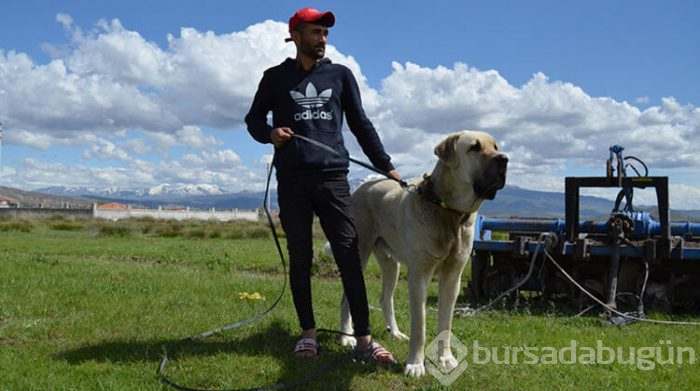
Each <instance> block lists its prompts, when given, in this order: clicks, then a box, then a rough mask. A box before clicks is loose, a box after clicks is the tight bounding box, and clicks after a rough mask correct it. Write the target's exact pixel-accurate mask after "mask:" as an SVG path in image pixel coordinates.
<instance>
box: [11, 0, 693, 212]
mask: <svg viewBox="0 0 700 391" xmlns="http://www.w3.org/2000/svg"><path fill="white" fill-rule="evenodd" d="M306 6H313V7H315V8H317V9H319V10H321V11H325V10H331V11H333V12H334V13H335V16H336V25H335V26H334V27H333V28H331V31H330V36H329V41H328V47H327V51H326V54H327V57H329V58H330V59H331V60H332V61H333V62H336V63H340V64H343V65H346V66H348V67H349V68H350V69H351V70H352V71H353V73H354V74H355V77H356V78H357V80H358V82H359V84H360V90H361V92H362V98H363V103H364V108H365V111H366V112H367V115H368V116H369V118H370V119H371V120H372V122H373V123H374V125H375V127H376V128H377V131H378V132H379V134H380V137H381V139H382V141H383V143H384V145H385V148H386V150H387V152H388V153H389V154H390V155H391V156H392V159H393V160H392V161H393V162H394V164H395V165H396V166H397V168H398V170H399V172H400V173H401V174H402V175H403V176H404V177H415V176H420V175H422V174H423V173H425V172H430V171H431V170H432V167H433V166H434V165H435V162H436V158H435V156H434V155H433V148H434V146H435V145H436V144H437V143H438V142H439V141H440V140H441V139H443V138H444V137H445V136H447V135H448V134H450V133H453V132H455V131H458V130H462V129H470V130H482V131H486V132H488V133H490V134H492V135H493V136H494V137H495V138H496V140H498V142H499V144H500V146H501V149H502V150H504V151H505V152H506V153H507V154H508V155H509V157H510V166H509V176H508V181H507V182H508V184H509V185H513V186H519V187H523V188H527V189H534V190H545V191H560V192H561V191H563V189H564V177H566V176H599V175H604V174H605V160H606V159H607V158H608V156H609V152H608V148H609V147H610V146H611V145H614V144H620V145H623V146H624V147H625V151H624V152H625V154H627V155H632V156H636V157H638V158H640V159H642V160H643V161H644V162H645V163H646V164H647V165H648V166H649V168H650V175H654V176H669V178H670V183H671V206H672V207H673V208H675V209H700V154H698V153H697V152H698V149H700V141H698V140H700V77H699V75H700V72H699V71H698V70H699V69H700V23H698V22H697V21H698V20H700V3H698V2H696V1H690V0H688V1H681V0H668V1H663V2H661V1H646V0H635V1H629V0H587V1H580V0H572V1H558V0H550V1H544V0H533V1H502V0H494V1H478V2H475V1H464V0H462V1H451V0H445V1H440V0H438V1H433V2H396V1H382V0H374V1H363V0H360V1H353V2H349V1H317V2H313V3H310V2H298V1H265V0H260V1H255V2H252V1H224V0H208V1H182V0H168V1H164V0H149V1H132V0H120V1H109V2H108V1H94V0H66V1H52V0H25V1H22V2H10V4H5V5H3V7H2V12H0V37H1V39H0V122H2V124H3V133H2V149H1V161H2V166H1V168H0V185H1V186H10V187H16V188H21V189H25V190H35V189H40V188H45V187H49V186H85V187H96V188H104V187H119V188H123V189H138V188H144V187H152V186H157V185H160V184H164V183H168V184H171V185H179V184H207V185H215V186H218V187H220V188H222V189H224V190H225V191H228V192H238V191H243V190H261V189H262V188H263V187H264V182H265V175H266V171H265V170H266V166H267V163H268V162H269V160H270V156H271V154H272V152H273V149H272V147H271V146H270V145H263V144H259V143H257V142H256V141H254V140H253V139H252V138H251V137H250V136H249V134H248V132H247V130H246V128H245V124H244V123H243V118H244V116H245V114H246V113H247V111H248V109H249V107H250V103H251V101H252V97H253V95H254V93H255V90H256V88H257V84H258V82H259V80H260V78H261V76H262V73H263V71H264V70H265V69H267V68H269V67H271V66H274V65H276V64H279V63H280V62H282V61H283V60H284V59H285V58H287V57H293V56H294V54H295V50H294V47H293V44H287V43H285V42H284V38H285V37H286V36H288V32H287V21H288V19H289V17H290V16H291V15H292V14H293V13H294V11H295V10H297V9H298V8H302V7H306ZM345 132H346V133H345V140H346V143H347V144H348V146H349V149H350V152H351V154H352V155H353V156H354V157H356V158H362V159H364V160H366V159H365V157H364V156H363V155H362V152H361V150H360V149H359V147H358V146H357V144H356V142H355V141H354V139H353V136H352V134H351V133H349V131H347V129H346V130H345ZM351 175H352V176H356V177H363V176H365V175H368V172H367V171H366V170H363V169H360V168H355V167H353V168H352V171H351ZM587 193H588V194H599V195H602V194H608V195H609V194H610V193H609V192H605V191H602V190H596V189H591V190H589V191H588V192H587ZM637 197H638V198H637V203H640V202H642V203H648V204H654V203H655V196H654V193H653V192H650V191H644V192H641V193H640V194H639V195H638V196H637Z"/></svg>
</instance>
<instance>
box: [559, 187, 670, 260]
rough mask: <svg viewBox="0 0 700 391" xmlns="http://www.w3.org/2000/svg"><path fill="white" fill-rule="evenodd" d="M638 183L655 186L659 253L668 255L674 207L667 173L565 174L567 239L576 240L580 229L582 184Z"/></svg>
mask: <svg viewBox="0 0 700 391" xmlns="http://www.w3.org/2000/svg"><path fill="white" fill-rule="evenodd" d="M620 185H621V186H622V187H636V188H641V189H645V188H647V187H653V188H654V189H655V190H656V201H657V206H658V208H659V222H660V224H661V229H660V233H659V235H660V236H661V238H660V239H659V240H658V241H657V247H656V248H657V255H658V256H660V257H662V258H668V257H669V256H670V254H671V242H672V236H671V223H670V221H671V211H670V208H669V202H668V177H665V176H662V177H624V178H621V181H620V179H619V178H610V177H566V178H565V195H564V196H565V208H566V210H565V217H564V221H565V227H566V230H565V231H566V238H565V240H566V241H567V242H574V241H575V240H576V239H577V238H578V235H579V233H580V231H579V196H580V189H581V188H582V187H603V188H610V187H615V188H620Z"/></svg>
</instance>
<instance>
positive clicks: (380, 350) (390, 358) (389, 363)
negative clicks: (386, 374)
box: [353, 341, 396, 368]
mask: <svg viewBox="0 0 700 391" xmlns="http://www.w3.org/2000/svg"><path fill="white" fill-rule="evenodd" d="M353 354H354V355H355V357H358V358H360V359H361V360H363V361H369V362H371V363H373V364H376V365H380V366H383V367H388V368H391V367H393V366H395V365H396V358H394V355H393V354H391V352H390V351H388V350H386V349H385V348H384V347H383V346H382V345H380V344H378V343H376V342H374V341H372V342H370V343H369V345H367V349H365V350H363V351H358V350H357V347H356V348H355V349H353Z"/></svg>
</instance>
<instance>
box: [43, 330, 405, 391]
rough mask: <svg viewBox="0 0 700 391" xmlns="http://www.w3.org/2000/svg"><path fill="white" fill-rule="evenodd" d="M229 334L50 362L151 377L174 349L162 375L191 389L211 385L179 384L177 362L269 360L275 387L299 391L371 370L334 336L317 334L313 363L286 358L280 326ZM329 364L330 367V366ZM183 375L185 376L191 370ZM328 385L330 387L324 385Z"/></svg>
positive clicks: (62, 356)
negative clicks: (129, 369) (142, 367)
mask: <svg viewBox="0 0 700 391" xmlns="http://www.w3.org/2000/svg"><path fill="white" fill-rule="evenodd" d="M229 333H230V332H229ZM229 333H224V334H222V335H217V336H212V337H209V338H205V339H201V340H194V341H186V342H183V343H180V341H177V340H162V341H105V342H101V343H98V344H94V345H88V346H83V347H80V348H77V349H71V350H67V351H64V352H60V353H57V354H54V355H53V359H55V360H61V361H65V362H67V363H69V364H71V365H81V364H83V363H86V362H100V363H103V362H108V363H109V362H111V363H116V364H127V363H140V362H144V361H150V362H152V363H153V370H154V372H155V370H156V368H157V366H158V363H159V362H160V360H161V358H163V353H164V349H165V347H166V346H167V345H171V344H174V345H172V348H170V349H169V354H168V357H169V365H168V367H167V368H166V370H165V372H166V375H167V376H168V377H171V376H172V378H173V379H174V380H175V381H176V382H178V383H180V382H181V383H184V384H186V385H188V386H189V387H195V388H197V387H207V386H211V384H210V383H207V384H198V385H192V384H187V380H186V379H185V380H182V377H183V376H180V375H178V373H177V372H178V370H176V369H175V367H176V366H177V365H178V364H177V363H178V361H183V362H185V361H186V360H187V357H204V356H215V355H217V354H230V355H232V356H249V357H263V358H267V359H271V360H273V361H275V366H278V367H279V368H280V369H279V376H278V377H277V380H276V382H277V383H290V382H291V383H294V382H297V381H300V380H302V379H306V378H309V377H312V379H311V380H310V381H311V382H310V383H308V384H306V385H304V388H305V389H323V390H329V389H349V388H351V385H352V380H353V378H355V377H357V376H364V375H367V374H369V373H371V372H373V371H375V370H376V369H375V368H374V367H373V366H370V365H366V364H361V363H357V362H354V361H353V360H352V358H350V357H349V356H348V355H347V351H348V350H347V348H344V347H342V346H340V345H339V343H338V342H337V338H336V336H335V335H330V334H325V333H320V334H319V345H320V346H321V347H322V349H323V350H321V351H320V352H319V356H318V358H316V359H313V360H298V359H295V358H294V357H293V356H292V354H291V349H292V347H293V346H294V344H295V343H296V340H297V338H298V337H297V336H292V335H290V334H289V331H288V329H287V328H285V327H284V325H283V324H282V323H281V322H273V323H272V324H270V325H269V326H268V327H267V328H264V329H260V330H258V332H255V333H254V334H252V335H250V336H247V337H245V338H244V339H228V338H226V336H227V334H228V335H229V336H230V334H229ZM334 362H335V364H333V363H334ZM182 365H183V366H185V365H186V364H182ZM193 365H196V364H193ZM235 370H236V368H235V367H232V368H231V371H235ZM238 370H240V369H238ZM393 371H396V373H399V372H400V369H399V368H394V369H393ZM185 372H186V373H189V374H191V373H192V370H189V371H185ZM195 372H196V368H195ZM260 372H266V371H264V368H260ZM190 376H191V375H190ZM251 376H252V375H251V374H250V373H242V374H241V378H242V379H250V378H251ZM331 379H332V382H329V380H331ZM248 381H250V380H248ZM261 385H262V384H261ZM248 387H250V386H248Z"/></svg>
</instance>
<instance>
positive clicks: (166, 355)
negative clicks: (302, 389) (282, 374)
mask: <svg viewBox="0 0 700 391" xmlns="http://www.w3.org/2000/svg"><path fill="white" fill-rule="evenodd" d="M271 177H272V165H270V170H269V171H268V173H267V186H266V188H265V199H264V201H263V209H265V214H266V215H267V222H268V224H269V225H270V229H271V230H272V237H273V238H274V240H275V246H277V252H278V253H279V256H280V259H281V261H282V269H283V270H284V276H285V278H284V284H283V285H282V289H281V290H280V293H279V295H278V296H277V299H275V301H274V302H273V303H272V305H271V306H270V307H268V308H267V309H265V310H264V311H262V312H260V313H259V314H257V315H255V316H253V317H252V318H249V319H245V320H242V321H239V322H236V323H232V324H230V325H227V326H223V327H219V328H216V329H213V330H209V331H205V332H203V333H200V334H196V335H193V336H191V337H187V338H183V339H181V340H178V341H175V342H171V343H169V344H168V345H167V346H166V347H165V348H164V349H163V358H162V359H161V360H160V364H159V365H158V369H157V371H156V374H157V375H158V377H159V378H160V381H161V382H163V383H165V384H167V385H168V386H170V387H172V388H174V389H176V390H180V391H243V390H245V391H259V390H282V389H287V388H293V387H298V386H300V385H303V384H306V383H308V382H310V381H312V380H315V379H317V378H319V377H321V375H323V374H324V373H326V372H328V371H329V370H330V369H332V368H333V367H335V366H337V365H339V364H340V363H341V362H343V361H345V360H346V359H348V358H350V357H352V352H348V353H346V354H343V355H341V356H340V357H338V358H336V359H335V360H333V361H331V362H329V363H328V364H326V365H324V366H322V367H321V368H319V369H317V370H315V371H313V372H311V373H309V375H308V376H306V377H304V378H302V379H298V380H294V381H292V382H289V383H276V384H268V385H264V386H260V387H254V388H240V389H225V390H221V389H208V388H194V387H188V386H184V385H182V384H178V383H176V382H175V381H174V380H172V379H170V378H168V377H167V376H166V375H165V373H164V372H165V367H166V366H167V365H168V362H169V361H170V357H173V360H174V357H175V355H174V354H172V353H173V351H174V350H175V349H176V348H178V347H181V346H183V345H186V344H188V343H191V342H194V341H197V340H201V339H204V338H207V337H210V336H212V335H215V334H220V333H223V332H224V331H228V330H231V329H235V328H239V327H243V326H245V325H247V324H249V323H252V322H255V321H256V320H258V319H260V318H262V317H263V316H265V315H267V314H268V313H270V311H272V310H273V309H274V308H275V307H277V304H279V302H280V300H281V299H282V296H283V295H284V291H285V290H286V289H287V277H286V276H287V263H286V262H285V260H284V254H283V252H282V246H281V245H280V241H279V237H278V236H277V230H275V224H274V223H273V221H272V215H271V213H270V178H271ZM318 331H319V332H330V333H335V334H344V333H341V332H339V331H333V330H325V329H319V330H318Z"/></svg>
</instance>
